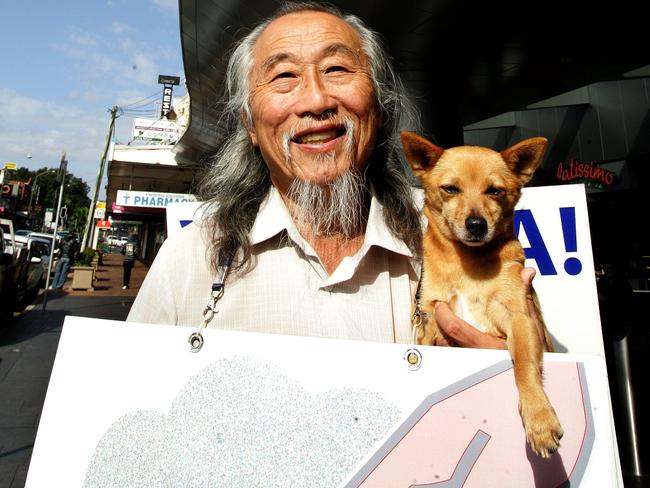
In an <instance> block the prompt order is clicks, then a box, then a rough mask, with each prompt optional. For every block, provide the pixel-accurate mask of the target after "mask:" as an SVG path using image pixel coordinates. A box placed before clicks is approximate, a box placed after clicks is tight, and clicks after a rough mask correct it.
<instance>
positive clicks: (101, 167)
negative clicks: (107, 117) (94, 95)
mask: <svg viewBox="0 0 650 488" xmlns="http://www.w3.org/2000/svg"><path fill="white" fill-rule="evenodd" d="M117 110H118V108H117V106H114V107H113V108H112V109H111V122H110V124H109V125H108V134H107V135H106V145H105V146H104V154H103V155H102V160H101V162H100V163H99V171H98V172H97V182H96V183H95V194H94V195H93V199H92V200H91V201H90V207H88V217H87V218H86V230H85V232H84V236H83V239H82V241H81V249H80V251H81V252H83V250H84V249H86V246H87V245H88V244H89V242H90V234H91V232H92V224H93V220H94V216H95V205H97V197H98V196H99V187H100V186H101V184H102V177H103V176H104V166H106V158H107V157H108V150H109V148H110V146H111V136H112V135H113V130H114V129H115V117H116V116H117Z"/></svg>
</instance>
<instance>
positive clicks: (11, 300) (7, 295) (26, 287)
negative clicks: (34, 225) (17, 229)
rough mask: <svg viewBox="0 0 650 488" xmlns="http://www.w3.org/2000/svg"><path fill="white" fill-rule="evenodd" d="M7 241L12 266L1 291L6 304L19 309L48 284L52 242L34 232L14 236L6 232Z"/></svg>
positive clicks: (7, 250) (5, 238)
mask: <svg viewBox="0 0 650 488" xmlns="http://www.w3.org/2000/svg"><path fill="white" fill-rule="evenodd" d="M4 241H5V244H4V247H5V251H6V252H5V254H9V255H10V256H11V260H12V262H13V269H12V272H11V279H10V282H9V283H5V284H4V285H3V286H4V289H3V293H2V294H3V297H4V303H5V306H11V307H12V309H19V308H20V307H21V306H23V305H24V304H25V302H26V301H27V300H30V299H32V298H34V297H35V296H36V294H37V293H38V290H39V289H40V288H42V287H43V286H44V285H45V276H46V274H47V267H48V263H49V259H50V246H51V241H50V240H48V239H43V238H41V237H37V236H34V235H32V234H30V235H29V236H27V237H25V236H16V235H14V237H13V239H12V238H7V236H6V235H5V236H4Z"/></svg>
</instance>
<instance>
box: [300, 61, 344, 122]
mask: <svg viewBox="0 0 650 488" xmlns="http://www.w3.org/2000/svg"><path fill="white" fill-rule="evenodd" d="M335 108H336V101H335V99H334V98H333V97H332V96H331V95H330V93H329V90H328V87H327V84H326V83H325V81H324V80H323V78H322V77H321V74H320V73H319V71H318V69H317V68H316V67H315V66H314V67H311V68H310V69H307V70H305V72H304V73H303V79H302V85H301V86H300V90H299V92H298V102H297V105H296V112H298V115H301V116H304V115H315V116H319V115H321V114H323V113H330V112H332V111H333V110H334V109H335Z"/></svg>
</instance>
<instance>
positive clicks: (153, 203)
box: [115, 190, 196, 208]
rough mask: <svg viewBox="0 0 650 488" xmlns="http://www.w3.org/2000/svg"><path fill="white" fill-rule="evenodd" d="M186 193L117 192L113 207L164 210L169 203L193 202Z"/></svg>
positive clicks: (192, 198) (193, 197)
mask: <svg viewBox="0 0 650 488" xmlns="http://www.w3.org/2000/svg"><path fill="white" fill-rule="evenodd" d="M195 201H196V196H194V195H191V194H188V193H158V192H151V191H131V190H117V196H116V197H115V205H119V206H123V207H146V208H165V207H166V206H167V205H169V204H170V203H179V202H195Z"/></svg>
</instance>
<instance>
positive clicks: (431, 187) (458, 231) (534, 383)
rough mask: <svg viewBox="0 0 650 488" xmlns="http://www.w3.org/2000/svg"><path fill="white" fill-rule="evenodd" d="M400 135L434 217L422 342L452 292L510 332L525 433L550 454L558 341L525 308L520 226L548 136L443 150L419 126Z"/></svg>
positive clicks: (489, 324)
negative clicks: (550, 382) (525, 194)
mask: <svg viewBox="0 0 650 488" xmlns="http://www.w3.org/2000/svg"><path fill="white" fill-rule="evenodd" d="M401 137H402V145H403V147H404V153H405V154H406V159H407V160H408V161H409V163H410V165H411V167H412V169H413V172H414V174H415V175H416V176H418V177H419V178H420V180H421V181H422V186H423V188H424V194H425V205H424V214H425V216H426V218H427V220H428V227H427V230H426V232H425V234H424V240H423V254H424V256H423V279H422V285H421V287H422V288H421V296H422V300H421V301H422V309H423V311H424V312H425V316H426V317H427V319H426V321H425V323H424V327H423V328H422V329H423V330H422V331H421V333H420V334H419V337H418V342H419V343H420V344H427V345H436V344H439V343H440V340H441V339H442V338H443V334H442V331H441V330H440V328H439V327H438V325H437V324H436V321H435V318H434V309H433V307H434V303H435V302H436V301H444V302H449V304H450V307H451V308H452V310H454V312H456V313H457V314H458V315H460V316H461V317H462V316H463V315H464V316H465V318H468V317H467V314H468V313H469V314H470V315H471V318H472V321H473V322H474V324H480V325H481V326H480V327H477V328H480V329H481V330H483V331H484V332H487V333H488V334H492V335H495V336H500V337H504V338H505V339H506V343H507V346H508V349H509V351H510V354H511V357H512V359H513V362H514V373H515V381H516V383H517V387H518V389H519V411H520V414H521V417H522V420H523V423H524V428H525V430H526V436H527V438H528V441H529V442H530V445H531V447H532V449H533V450H534V451H535V452H536V453H538V454H539V455H541V456H543V457H548V456H549V455H550V454H551V453H553V452H555V451H556V450H557V448H558V447H559V441H560V438H561V437H562V434H563V432H562V427H561V426H560V423H559V421H558V419H557V416H556V414H555V411H554V410H553V407H552V406H551V404H550V402H549V400H548V397H547V396H546V394H545V393H544V389H543V386H542V356H543V351H544V349H547V350H551V347H552V346H551V341H550V338H549V335H548V332H547V331H546V327H545V326H543V323H542V326H543V328H544V335H545V337H544V341H542V339H541V337H540V334H539V333H538V329H537V327H536V326H535V324H534V322H533V321H532V320H531V318H530V315H529V312H528V297H527V290H526V287H525V286H524V283H523V281H522V278H521V271H522V269H523V266H524V259H525V258H524V251H523V249H522V247H521V244H520V243H519V241H518V240H517V239H516V237H515V233H514V226H513V214H514V207H515V204H516V203H517V201H518V200H519V196H520V194H521V188H522V186H523V185H524V184H525V183H526V182H528V181H529V180H530V178H531V177H532V175H533V173H534V171H535V169H537V166H538V165H539V164H540V162H541V160H542V156H543V154H544V150H545V149H546V142H547V141H546V139H544V138H541V137H537V138H533V139H527V140H525V141H522V142H520V143H518V144H516V145H514V146H512V147H510V148H508V149H506V150H504V151H503V152H501V153H498V152H496V151H493V150H491V149H488V148H484V147H476V146H462V147H455V148H451V149H447V150H444V149H442V148H440V147H438V146H436V145H435V144H433V143H432V142H430V141H428V140H427V139H424V138H423V137H420V136H418V135H417V134H415V133H412V132H403V133H402V136H401ZM535 303H536V304H537V301H536V300H535ZM537 309H538V317H539V320H540V321H541V320H542V317H541V313H539V308H538V305H537ZM445 339H446V338H445ZM543 342H545V343H546V344H544V343H543Z"/></svg>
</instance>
